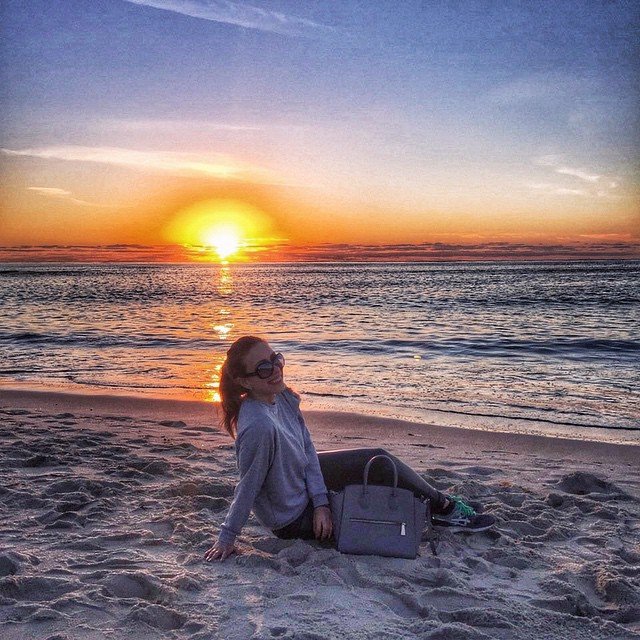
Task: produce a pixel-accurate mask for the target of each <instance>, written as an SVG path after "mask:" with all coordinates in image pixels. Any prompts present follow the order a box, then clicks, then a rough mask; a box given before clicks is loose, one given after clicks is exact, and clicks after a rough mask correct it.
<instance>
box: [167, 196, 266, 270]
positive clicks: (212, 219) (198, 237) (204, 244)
mask: <svg viewBox="0 0 640 640" xmlns="http://www.w3.org/2000/svg"><path fill="white" fill-rule="evenodd" d="M272 226H273V225H272V222H271V220H270V218H269V217H268V216H267V215H266V214H265V213H264V212H262V211H260V210H259V209H257V208H256V207H253V206H251V205H249V204H247V203H245V202H240V201H238V200H223V199H214V200H203V201H199V202H194V203H191V204H189V205H187V206H185V207H183V208H182V209H180V210H179V211H177V212H176V213H175V214H174V216H173V217H172V218H171V219H170V220H169V221H168V222H167V223H166V226H165V228H164V230H163V233H164V236H165V238H166V239H167V240H169V241H171V242H177V243H179V244H181V245H183V246H185V247H187V248H188V250H189V251H190V253H191V255H192V257H193V259H194V260H206V261H216V260H217V261H220V262H228V261H231V260H232V261H234V262H242V261H243V260H246V259H247V256H248V255H251V253H252V252H254V251H255V247H256V246H262V245H265V243H268V242H272V238H273V231H272Z"/></svg>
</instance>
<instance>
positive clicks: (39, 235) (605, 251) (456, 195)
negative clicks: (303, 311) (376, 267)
mask: <svg viewBox="0 0 640 640" xmlns="http://www.w3.org/2000/svg"><path fill="white" fill-rule="evenodd" d="M1 11H2V27H1V36H2V45H1V49H0V54H1V63H2V64H1V73H2V77H1V80H2V82H1V86H2V88H1V89H0V108H1V110H2V114H3V115H2V121H1V124H0V149H1V151H0V174H1V176H2V190H1V191H0V246H2V247H4V248H5V249H2V250H0V260H2V259H4V260H12V259H20V258H24V257H25V256H27V257H28V259H33V256H37V255H38V251H40V250H39V249H37V247H41V246H44V245H46V247H47V248H46V250H42V251H45V253H46V255H47V256H54V257H55V255H56V251H58V250H59V251H58V255H60V256H63V257H64V259H70V257H71V258H73V256H74V255H75V256H80V258H79V259H89V258H90V256H91V255H94V256H98V255H100V256H102V257H104V256H109V255H113V256H119V258H118V259H120V258H121V257H122V256H125V255H126V254H127V252H129V251H130V252H131V253H130V255H131V256H136V259H140V258H141V256H142V259H149V260H158V259H163V260H164V259H183V258H185V256H187V258H186V259H189V255H190V254H189V251H191V254H193V253H194V252H193V250H192V249H189V250H185V249H184V247H185V246H188V247H193V246H194V245H198V244H199V243H202V242H203V240H202V237H203V234H204V235H206V233H205V231H207V229H204V228H203V229H200V230H198V229H196V230H195V231H194V230H193V229H195V227H194V225H195V224H196V223H195V222H193V220H195V218H193V216H196V217H197V216H200V217H199V218H198V220H200V221H201V223H198V224H201V225H204V226H206V225H209V226H211V225H213V224H214V223H216V221H220V220H222V222H225V221H226V222H228V221H229V220H228V219H230V220H231V223H232V224H235V223H237V222H238V221H240V227H241V231H242V234H243V236H244V238H243V239H244V240H246V242H245V249H246V250H245V252H244V253H245V257H246V258H247V259H260V257H262V258H265V259H267V258H269V257H271V259H273V258H274V256H276V257H277V256H285V257H286V256H287V255H288V256H294V257H295V258H296V259H302V258H304V256H307V257H309V256H313V257H316V256H320V255H327V256H331V257H334V258H336V257H337V258H338V259H344V257H343V256H345V255H347V256H349V255H353V256H356V255H362V256H365V257H368V258H371V256H373V257H374V258H375V257H376V256H377V257H380V256H383V257H384V259H388V256H389V255H391V256H395V257H398V256H402V255H407V256H411V257H410V258H409V259H420V256H421V255H422V256H427V257H428V255H429V254H432V255H433V253H434V251H435V252H436V253H438V252H440V251H441V250H442V247H446V248H447V251H449V249H448V248H450V247H455V248H457V249H455V251H458V250H459V251H460V252H461V255H462V253H465V252H466V249H465V247H466V248H469V247H471V248H472V255H474V256H478V255H480V256H481V255H482V251H481V250H480V249H477V248H478V247H480V248H482V247H487V252H488V253H487V255H489V256H492V257H495V255H496V247H498V248H500V250H499V251H498V252H497V253H503V254H504V255H510V254H511V250H510V249H509V247H510V246H512V247H519V248H520V249H519V251H521V253H522V255H525V254H527V255H529V253H528V252H533V254H532V255H545V254H546V255H550V256H557V255H560V254H559V253H558V248H559V247H562V248H563V249H562V251H565V250H566V251H568V252H569V254H571V252H572V251H573V252H574V254H575V255H577V256H579V257H582V256H588V255H590V254H592V255H596V256H605V257H606V256H607V255H611V256H614V257H615V256H622V257H625V256H626V257H629V256H636V257H640V172H639V168H640V151H639V149H640V144H639V143H640V122H639V119H640V116H639V113H640V110H639V109H638V98H639V96H640V75H639V73H638V71H637V70H636V66H637V65H636V63H637V60H638V59H640V57H639V55H638V54H639V48H640V37H639V36H640V8H639V6H638V4H637V2H632V1H628V2H627V1H611V2H605V1H598V0H590V1H589V2H585V1H584V0H581V1H572V0H569V1H562V0H554V1H547V0H541V1H540V2H529V1H522V2H521V1H518V0H512V1H509V0H507V1H502V2H497V1H490V0H477V1H473V2H472V1H464V0H459V1H457V2H456V1H453V0H450V1H447V2H444V1H443V2H439V1H437V0H434V1H421V2H412V1H410V0H407V1H403V2H398V1H397V0H395V1H390V2H378V1H375V0H343V1H340V2H333V1H331V2H330V1H322V2H320V1H318V2H315V1H309V2H301V1H289V0H276V1H269V2H258V1H257V0H256V1H254V2H241V1H232V0H59V1H57V2H50V0H46V1H44V0H4V1H3V3H2V9H1ZM223 210H226V211H227V214H223V213H220V212H222V211H223ZM203 211H204V212H205V213H204V214H203ZM194 212H197V215H196V213H194ZM225 215H226V218H225ZM190 216H191V218H193V220H192V219H191V218H190ZM202 216H204V217H202ZM207 216H208V217H207ZM223 218H224V220H223ZM207 220H208V222H207ZM190 221H191V222H193V224H191V222H190ZM234 221H235V222H234ZM196 226H197V225H196ZM188 229H191V231H189V230H188ZM209 235H211V234H210V233H209ZM327 245H331V247H328V246H327ZM345 246H346V247H347V248H346V249H345V248H344V247H345ZM16 247H22V248H21V249H20V250H18V249H16ZM86 247H95V251H94V252H93V254H92V251H91V250H90V249H87V248H86ZM171 247H173V249H171ZM176 247H177V248H176ZM349 247H353V250H352V249H350V248H349ZM549 247H552V248H551V249H549ZM8 248H11V249H8ZM185 251H186V253H185ZM323 251H324V252H325V254H323ZM455 251H454V253H455ZM45 253H41V254H39V255H45ZM561 254H562V255H564V253H562V252H561ZM446 255H452V254H451V253H448V254H446ZM456 255H457V254H456ZM465 255H466V254H465ZM145 256H146V258H145ZM371 259H373V258H371Z"/></svg>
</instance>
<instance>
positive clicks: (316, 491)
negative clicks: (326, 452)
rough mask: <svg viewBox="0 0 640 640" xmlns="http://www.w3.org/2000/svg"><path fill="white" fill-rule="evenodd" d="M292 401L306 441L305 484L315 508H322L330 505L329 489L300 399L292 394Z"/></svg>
mask: <svg viewBox="0 0 640 640" xmlns="http://www.w3.org/2000/svg"><path fill="white" fill-rule="evenodd" d="M292 396H293V397H292V398H291V401H292V402H294V403H295V407H296V409H297V412H298V419H299V421H300V427H301V429H302V438H303V441H304V452H305V454H306V456H307V469H306V476H305V484H306V486H307V494H308V495H309V498H310V499H311V502H313V506H314V508H315V507H322V506H324V505H327V504H329V496H328V492H327V487H326V485H325V483H324V478H323V477H322V471H321V469H320V461H319V460H318V454H317V452H316V448H315V446H314V445H313V440H312V439H311V434H310V433H309V429H307V425H306V424H305V421H304V418H303V417H302V412H301V411H300V408H299V407H300V399H299V397H298V396H296V395H295V394H292Z"/></svg>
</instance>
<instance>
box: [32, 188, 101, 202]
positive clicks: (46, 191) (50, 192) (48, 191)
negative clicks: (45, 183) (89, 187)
mask: <svg viewBox="0 0 640 640" xmlns="http://www.w3.org/2000/svg"><path fill="white" fill-rule="evenodd" d="M27 189H28V190H29V191H35V193H37V194H39V195H41V196H44V197H45V198H55V199H57V200H66V201H67V202H73V204H77V205H80V206H83V207H104V206H108V205H101V204H93V203H92V202H87V201H86V200H79V199H78V198H74V197H73V194H72V193H71V191H67V190H66V189H58V188H57V187H27Z"/></svg>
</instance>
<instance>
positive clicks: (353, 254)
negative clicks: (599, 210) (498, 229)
mask: <svg viewBox="0 0 640 640" xmlns="http://www.w3.org/2000/svg"><path fill="white" fill-rule="evenodd" d="M583 237H584V238H585V240H584V241H581V242H562V243H558V244H549V243H543V242H541V243H537V244H533V243H521V242H480V243H474V244H458V243H443V242H433V243H424V244H397V245H348V244H323V245H315V246H304V247H302V246H294V245H289V244H286V243H283V244H279V245H273V246H265V247H263V248H262V249H263V250H261V251H259V252H255V253H253V254H252V256H250V259H251V261H256V262H333V261H337V262H353V261H354V260H357V261H360V262H399V261H403V262H449V261H461V262H466V261H478V260H482V261H485V260H494V261H503V260H506V261H513V260H520V261H527V260H536V261H537V260H585V259H637V258H638V257H640V243H639V242H638V241H637V239H636V238H632V237H630V236H628V235H623V234H603V235H593V236H583ZM198 260H202V255H201V254H198V253H197V252H196V251H194V250H191V249H189V248H188V247H181V246H174V245H166V246H143V245H99V246H69V245H48V246H40V247H38V246H14V247H1V246H0V261H1V262H5V263H7V262H40V261H52V262H192V261H198Z"/></svg>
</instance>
